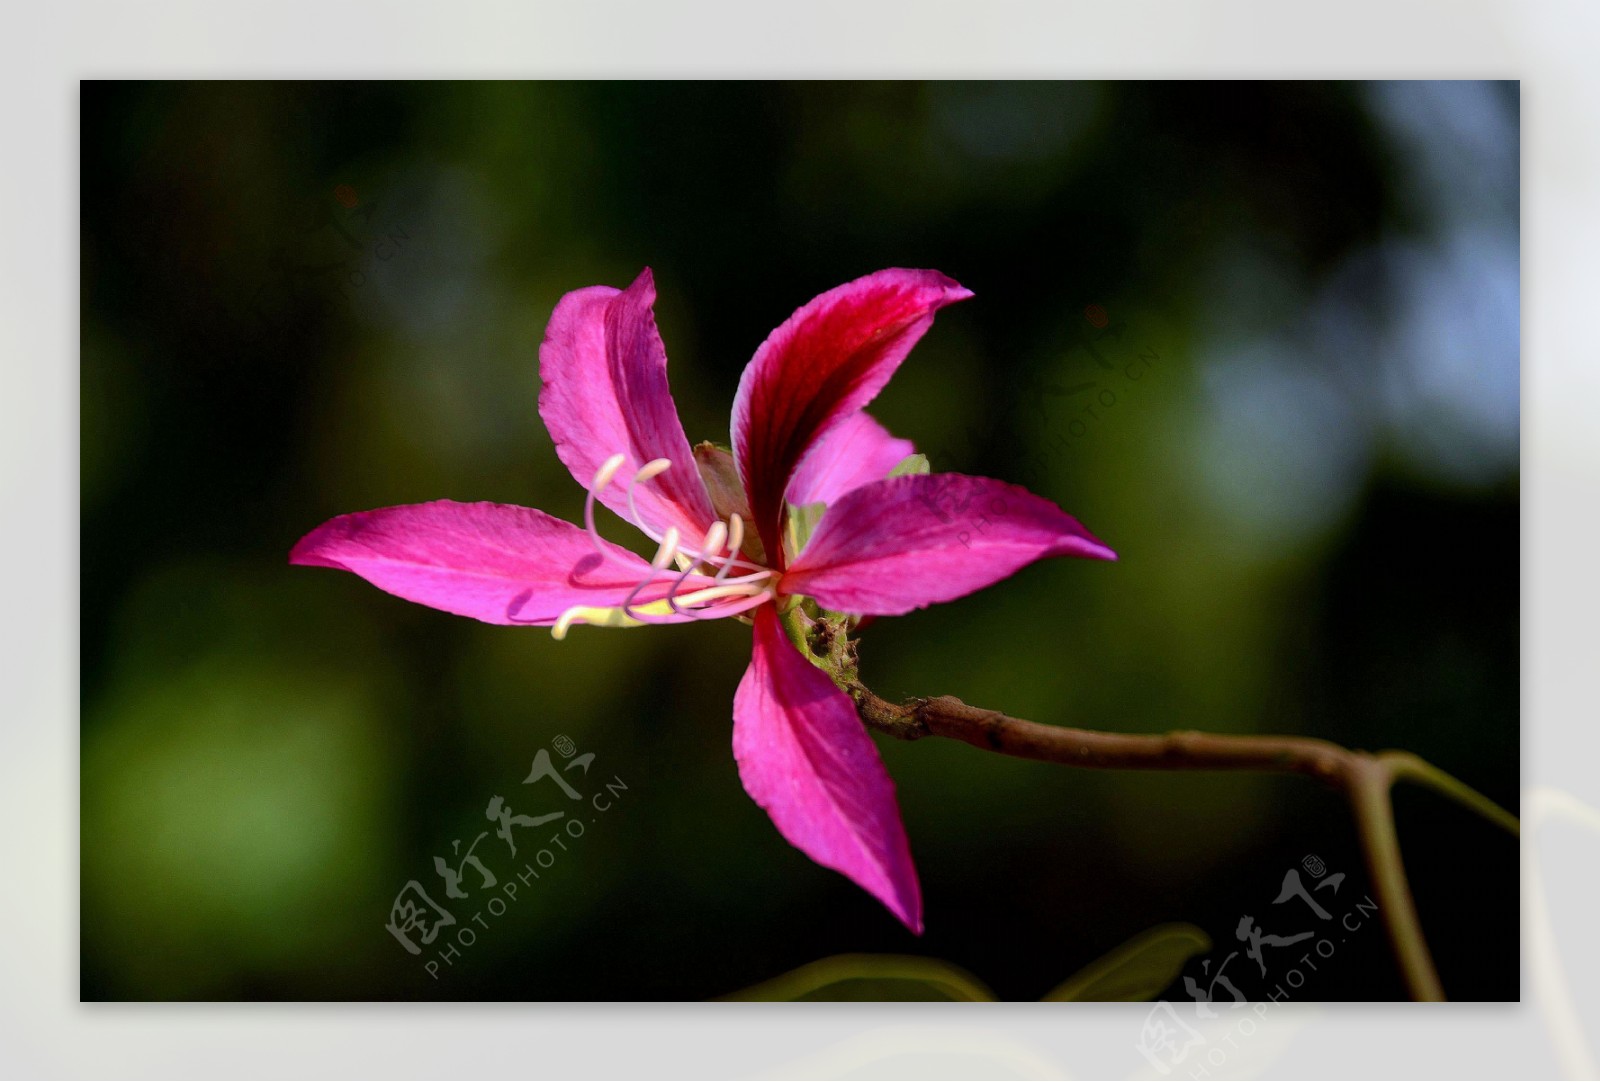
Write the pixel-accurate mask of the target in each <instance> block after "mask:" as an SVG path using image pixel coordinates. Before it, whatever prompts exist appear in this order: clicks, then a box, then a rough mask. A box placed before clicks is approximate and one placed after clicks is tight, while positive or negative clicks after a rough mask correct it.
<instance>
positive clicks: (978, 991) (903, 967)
mask: <svg viewBox="0 0 1600 1082" xmlns="http://www.w3.org/2000/svg"><path fill="white" fill-rule="evenodd" d="M722 998H723V999H726V1000H735V1001H744V1002H756V1003H793V1002H797V1001H800V1000H808V1001H821V1002H827V1003H860V1002H880V1001H884V1000H902V1001H904V1000H912V1001H954V1002H962V1003H975V1002H991V1001H993V1000H994V993H993V992H991V991H990V990H989V989H988V988H987V987H986V986H985V985H984V984H983V982H981V981H979V980H978V979H977V978H976V977H974V976H973V975H972V974H970V973H968V972H967V971H966V970H964V969H961V968H959V967H957V966H953V965H951V964H950V963H949V962H941V961H939V960H938V959H936V958H916V957H912V956H910V955H899V954H840V955H835V956H834V957H832V958H823V959H821V960H820V961H816V962H812V963H810V964H808V965H803V966H801V967H800V968H799V969H794V970H790V971H789V972H788V973H785V974H783V975H782V976H781V977H774V978H773V979H772V980H770V981H763V982H761V983H760V984H757V985H755V986H753V987H751V988H746V989H745V990H744V991H742V992H735V993H733V994H732V995H730V996H724V997H722Z"/></svg>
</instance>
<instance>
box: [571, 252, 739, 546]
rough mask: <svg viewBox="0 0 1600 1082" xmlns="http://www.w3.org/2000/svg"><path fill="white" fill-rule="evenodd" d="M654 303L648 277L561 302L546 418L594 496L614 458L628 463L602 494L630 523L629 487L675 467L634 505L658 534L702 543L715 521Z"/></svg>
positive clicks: (647, 486) (642, 490) (646, 486)
mask: <svg viewBox="0 0 1600 1082" xmlns="http://www.w3.org/2000/svg"><path fill="white" fill-rule="evenodd" d="M655 300H656V288H655V279H654V278H652V277H651V274H650V270H649V268H646V269H645V270H644V271H643V272H642V273H641V274H640V275H639V277H638V278H637V279H636V280H635V281H634V283H633V284H632V285H631V286H629V287H628V288H627V289H625V290H617V289H613V288H611V287H610V286H590V287H589V288H587V289H580V290H577V291H575V292H572V293H568V294H567V295H566V296H565V297H562V298H561V302H560V303H559V304H557V305H556V310H555V312H554V313H553V314H552V315H551V316H550V325H549V327H548V328H547V329H546V330H545V333H544V341H543V342H542V343H541V344H540V346H539V379H540V380H541V382H542V383H543V386H542V387H541V389H540V391H539V416H540V417H542V418H544V423H545V427H546V428H548V429H549V430H550V437H551V439H553V440H555V444H556V454H557V455H558V456H560V458H561V461H562V462H563V463H564V464H565V465H566V467H567V469H569V470H571V471H572V476H573V477H574V478H576V479H577V481H578V484H580V485H582V486H583V487H584V488H585V489H587V488H588V487H589V485H590V483H591V482H592V481H593V480H594V475H595V472H596V471H597V470H599V469H600V466H601V464H602V463H604V462H605V460H606V459H608V458H610V457H611V456H612V455H615V454H618V453H621V454H624V455H626V456H627V460H626V461H625V462H624V463H623V465H622V468H621V470H619V471H618V473H617V478H616V481H615V482H614V483H613V484H612V485H611V486H610V487H609V488H607V489H606V490H605V491H604V492H602V493H601V495H600V502H601V503H604V504H605V505H606V506H607V507H609V508H611V510H613V511H615V512H616V513H617V514H619V515H621V516H623V517H624V518H627V517H628V499H627V494H628V481H629V480H631V479H632V477H633V475H634V474H635V473H636V472H637V471H638V470H639V468H640V467H641V466H643V465H644V464H645V463H646V462H649V461H651V460H652V459H657V458H666V459H670V460H671V461H672V468H671V469H669V470H667V471H666V472H665V473H663V474H661V475H660V476H658V477H656V478H655V479H654V480H651V481H647V482H645V483H643V484H641V485H639V487H638V489H637V490H636V491H635V495H634V502H635V504H636V506H637V507H638V509H639V515H640V517H641V518H643V519H644V521H645V522H646V523H647V524H648V525H649V526H651V527H652V528H653V529H654V530H655V531H656V533H657V535H660V534H664V533H665V532H666V528H667V527H668V526H676V527H677V528H678V531H679V532H680V533H681V534H682V535H683V537H684V538H685V539H686V541H687V542H688V543H690V544H698V543H699V542H700V540H701V539H702V537H703V536H704V534H705V530H706V528H707V527H708V526H710V525H711V523H712V522H714V521H715V516H714V515H713V514H712V511H711V501H710V500H709V499H708V498H707V497H706V490H705V485H703V484H702V483H701V481H700V473H699V471H698V470H696V469H695V465H694V455H693V454H692V452H691V451H690V450H689V441H688V439H686V438H685V437H684V434H683V425H682V423H681V422H680V421H679V420H678V408H677V406H676V405H675V404H674V403H673V401H672V392H671V391H670V390H669V389H668V387H667V352H666V350H665V349H664V348H663V347H662V345H661V335H660V334H659V333H657V331H656V319H655V313H654V312H653V311H652V306H653V305H654V304H655Z"/></svg>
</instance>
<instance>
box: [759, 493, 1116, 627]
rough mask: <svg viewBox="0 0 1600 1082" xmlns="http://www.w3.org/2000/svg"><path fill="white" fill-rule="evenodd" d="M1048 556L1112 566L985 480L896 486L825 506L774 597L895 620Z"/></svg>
mask: <svg viewBox="0 0 1600 1082" xmlns="http://www.w3.org/2000/svg"><path fill="white" fill-rule="evenodd" d="M1046 556H1089V557H1094V558H1097V559H1103V560H1114V559H1116V553H1114V552H1112V551H1111V550H1110V549H1109V548H1107V547H1106V546H1105V545H1104V544H1102V543H1101V542H1100V541H1099V540H1098V539H1096V538H1095V536H1094V535H1093V534H1091V533H1090V532H1089V531H1088V530H1086V529H1084V528H1083V526H1082V525H1081V524H1080V523H1079V522H1078V520H1077V519H1075V518H1073V517H1072V516H1071V515H1069V514H1067V513H1066V512H1065V511H1063V510H1061V508H1059V507H1057V506H1056V505H1055V504H1053V503H1051V502H1050V501H1049V500H1046V499H1044V498H1042V497H1039V496H1035V495H1034V494H1033V493H1031V492H1029V491H1028V490H1027V489H1025V488H1021V487H1019V486H1017V485H1010V484H1006V483H1005V482H1004V481H995V480H991V479H989V478H987V477H967V476H965V475H963V474H959V473H935V474H923V475H920V476H910V477H894V478H890V479H889V480H886V481H878V482H875V483H873V484H870V485H864V486H862V487H861V488H857V489H855V490H853V491H851V492H849V493H846V494H845V496H844V497H843V498H841V499H840V500H839V501H838V502H837V503H834V504H831V505H830V506H829V507H828V510H827V513H826V514H824V515H823V516H822V521H821V522H819V523H818V524H817V528H816V530H815V531H814V532H813V533H812V535H811V540H810V541H809V543H808V544H807V545H806V548H805V551H804V552H802V553H801V554H800V557H799V559H797V560H795V562H794V564H793V565H792V566H790V568H789V569H788V571H787V573H786V574H785V575H784V576H783V581H782V584H781V589H782V592H784V593H786V594H804V595H806V596H808V597H813V598H815V599H816V600H817V602H818V603H820V604H821V605H822V606H823V607H824V608H828V609H832V610H834V611H836V612H849V613H858V614H862V615H873V616H895V615H898V614H900V613H904V612H910V611H911V610H912V609H918V608H922V607H924V606H926V605H931V604H933V603H934V602H937V601H950V600H952V599H953V598H957V597H961V596H963V595H965V594H970V593H972V592H973V591H974V590H981V589H982V588H983V587H985V586H989V585H992V584H993V583H996V582H998V581H1000V580H1001V579H1003V578H1006V577H1007V576H1009V575H1011V574H1013V573H1014V572H1016V571H1018V570H1020V569H1021V568H1023V567H1026V566H1027V565H1028V564H1031V563H1033V562H1034V561H1035V560H1039V559H1042V558H1044V557H1046Z"/></svg>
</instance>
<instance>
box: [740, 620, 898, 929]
mask: <svg viewBox="0 0 1600 1082" xmlns="http://www.w3.org/2000/svg"><path fill="white" fill-rule="evenodd" d="M755 625H756V626H755V650H754V653H753V656H752V657H751V659H750V668H749V669H748V670H746V671H745V674H744V679H743V680H742V681H741V682H740V683H739V691H738V693H737V694H736V695H734V698H733V757H734V758H735V759H736V760H738V763H739V779H740V780H741V781H742V782H744V788H745V792H747V793H749V794H750V796H751V797H752V798H753V799H754V800H755V802H756V803H757V804H759V805H761V807H763V808H765V809H766V812H767V814H768V815H770V816H772V822H773V823H774V824H775V825H776V826H777V828H778V833H780V834H782V835H783V836H784V838H785V839H786V840H787V841H788V842H789V844H790V845H793V846H794V847H795V848H796V849H799V850H800V851H801V852H802V853H804V854H806V856H808V857H810V858H811V859H812V860H814V861H816V862H817V863H818V864H821V865H822V866H823V867H825V868H832V869H834V870H835V871H838V872H843V873H844V874H845V875H847V876H849V877H850V878H851V879H852V880H854V881H855V882H856V883H857V884H858V885H859V886H861V887H862V888H864V889H865V890H866V891H867V892H868V893H870V894H872V895H873V896H874V897H875V898H877V899H878V900H879V901H881V902H882V903H883V904H884V905H886V906H888V908H889V911H890V912H891V913H893V914H894V915H895V916H897V917H899V918H900V920H901V921H903V922H904V923H905V925H906V927H907V928H910V929H911V930H912V931H913V932H915V933H917V934H918V935H920V934H921V933H922V888H921V887H920V886H919V885H918V883H917V870H916V868H915V867H914V866H913V865H912V863H911V848H910V846H909V845H908V844H907V842H906V832H905V827H904V826H903V825H902V824H901V822H900V809H899V808H898V806H897V805H896V804H895V799H894V783H893V782H892V781H890V780H889V772H888V771H887V770H885V769H884V768H883V761H882V760H880V759H879V758H878V749H877V748H875V747H873V744H872V738H871V737H869V736H868V735H867V732H866V730H865V729H864V728H863V727H862V725H861V720H860V719H859V718H858V717H856V710H855V706H854V704H852V703H851V701H850V698H849V696H847V695H846V694H845V693H844V692H842V691H840V690H839V689H838V688H837V687H835V686H834V684H833V681H832V680H830V679H828V677H827V675H826V674H825V673H823V671H822V670H821V669H819V668H817V667H816V666H815V665H813V664H811V662H809V661H807V660H806V659H805V658H803V657H801V656H800V654H799V652H798V651H797V650H795V648H794V646H793V645H792V644H791V643H790V642H789V639H788V636H786V635H785V634H784V632H783V627H782V625H781V624H779V622H778V616H777V613H776V611H775V610H774V609H773V607H772V606H771V605H763V606H762V607H761V608H760V609H758V610H757V612H756V618H755Z"/></svg>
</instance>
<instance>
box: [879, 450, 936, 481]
mask: <svg viewBox="0 0 1600 1082" xmlns="http://www.w3.org/2000/svg"><path fill="white" fill-rule="evenodd" d="M931 469H932V467H931V466H929V465H928V456H927V455H908V456H906V457H905V458H902V459H901V460H900V464H899V465H898V466H896V467H895V468H894V469H892V470H890V471H889V476H890V477H909V476H915V475H916V474H919V473H927V472H928V471H929V470H931Z"/></svg>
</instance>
